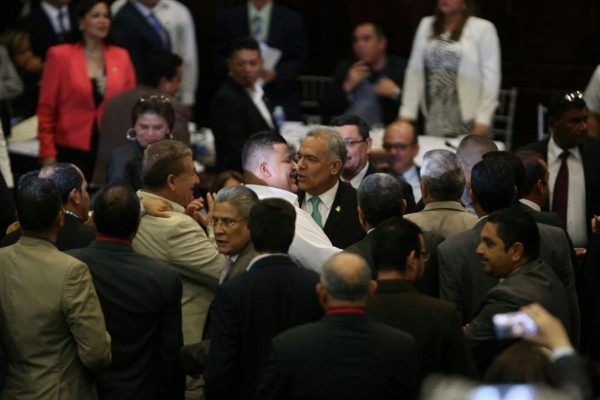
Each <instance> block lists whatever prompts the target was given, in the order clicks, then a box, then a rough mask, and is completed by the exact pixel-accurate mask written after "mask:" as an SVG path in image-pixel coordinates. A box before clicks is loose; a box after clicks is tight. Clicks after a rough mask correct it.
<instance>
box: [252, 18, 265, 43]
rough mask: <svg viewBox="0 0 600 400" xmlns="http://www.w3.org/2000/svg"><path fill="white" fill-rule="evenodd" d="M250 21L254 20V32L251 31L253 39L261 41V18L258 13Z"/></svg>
mask: <svg viewBox="0 0 600 400" xmlns="http://www.w3.org/2000/svg"><path fill="white" fill-rule="evenodd" d="M252 22H254V32H252V36H253V37H254V39H256V40H258V41H261V40H262V34H263V20H262V18H261V17H260V15H256V16H254V19H253V20H252Z"/></svg>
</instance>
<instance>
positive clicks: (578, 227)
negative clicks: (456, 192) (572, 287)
mask: <svg viewBox="0 0 600 400" xmlns="http://www.w3.org/2000/svg"><path fill="white" fill-rule="evenodd" d="M588 117H589V112H588V109H587V106H586V100H585V99H584V96H583V94H582V93H581V92H579V91H576V92H568V93H564V92H560V93H556V94H555V95H554V96H553V98H552V100H551V102H550V104H549V106H548V126H549V129H550V137H549V138H547V139H544V140H541V141H539V142H536V143H533V144H530V145H528V146H525V147H524V148H523V150H533V151H537V152H538V153H539V154H541V155H542V157H544V160H545V161H546V162H547V163H548V172H549V173H550V179H549V181H548V189H549V192H550V204H551V206H550V210H551V211H554V212H556V213H557V214H558V215H559V216H560V217H561V219H562V221H563V223H564V226H565V228H566V230H567V232H568V233H569V236H571V239H572V240H573V244H574V245H575V247H585V246H587V244H588V239H589V238H590V237H591V235H592V228H591V224H590V221H591V220H592V218H593V217H594V215H598V214H599V213H600V172H599V171H600V158H599V157H598V155H599V154H600V139H597V138H592V137H588V124H587V121H588ZM580 252H581V251H580Z"/></svg>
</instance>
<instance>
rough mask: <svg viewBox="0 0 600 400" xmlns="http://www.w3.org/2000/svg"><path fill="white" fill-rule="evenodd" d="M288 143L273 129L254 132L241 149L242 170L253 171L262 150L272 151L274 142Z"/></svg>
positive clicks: (259, 159)
mask: <svg viewBox="0 0 600 400" xmlns="http://www.w3.org/2000/svg"><path fill="white" fill-rule="evenodd" d="M279 143H281V144H285V145H286V146H287V145H288V143H287V141H286V140H285V138H284V137H283V136H281V135H280V134H279V133H277V132H274V131H260V132H256V133H255V134H253V135H252V136H250V137H249V138H248V139H246V142H245V143H244V147H243V149H242V166H243V168H244V171H253V170H255V169H256V168H258V165H257V163H258V162H260V161H261V156H262V155H263V154H262V152H264V151H265V150H266V151H268V152H271V151H273V146H275V145H276V144H279Z"/></svg>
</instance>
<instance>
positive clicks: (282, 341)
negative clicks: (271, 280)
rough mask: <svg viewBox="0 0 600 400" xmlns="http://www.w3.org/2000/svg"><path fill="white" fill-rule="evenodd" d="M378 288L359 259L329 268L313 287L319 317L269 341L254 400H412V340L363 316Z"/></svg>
mask: <svg viewBox="0 0 600 400" xmlns="http://www.w3.org/2000/svg"><path fill="white" fill-rule="evenodd" d="M376 288H377V282H376V281H374V280H371V271H370V269H369V267H368V266H367V264H366V263H365V261H364V260H363V259H362V258H361V257H359V256H357V255H355V254H350V253H345V252H342V253H340V254H337V255H335V256H333V257H332V258H331V259H330V260H329V261H327V262H326V263H325V265H323V271H322V273H321V280H320V283H319V284H318V285H317V293H318V296H319V300H320V302H321V305H322V306H323V308H324V309H325V314H326V315H325V317H324V318H323V319H322V320H321V321H319V322H315V323H312V324H307V325H304V326H300V327H297V328H294V329H290V330H288V331H287V332H284V333H283V334H281V335H279V336H277V337H276V338H275V339H273V344H272V350H271V356H270V358H269V361H268V364H267V367H266V370H265V374H264V378H263V381H262V383H261V385H260V387H259V389H258V393H257V397H256V398H258V399H292V398H302V399H381V400H384V399H400V398H401V399H415V398H416V397H417V392H418V387H417V384H416V375H417V371H416V368H415V365H416V363H417V354H416V348H415V340H414V339H413V338H412V337H411V336H410V335H408V334H407V333H405V332H403V331H401V330H398V329H395V328H392V327H389V326H387V325H383V324H380V323H377V322H373V321H372V320H371V319H370V318H369V317H368V316H367V315H365V307H366V305H367V299H368V298H369V297H372V296H373V293H374V292H375V290H376Z"/></svg>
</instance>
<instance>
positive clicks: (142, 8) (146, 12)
mask: <svg viewBox="0 0 600 400" xmlns="http://www.w3.org/2000/svg"><path fill="white" fill-rule="evenodd" d="M131 2H132V3H133V5H134V6H135V8H137V10H138V11H139V12H140V13H141V14H142V15H143V16H144V18H148V15H149V14H150V13H151V12H154V11H153V9H152V8H150V7H146V6H145V5H144V4H142V3H140V2H139V1H137V0H131Z"/></svg>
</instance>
